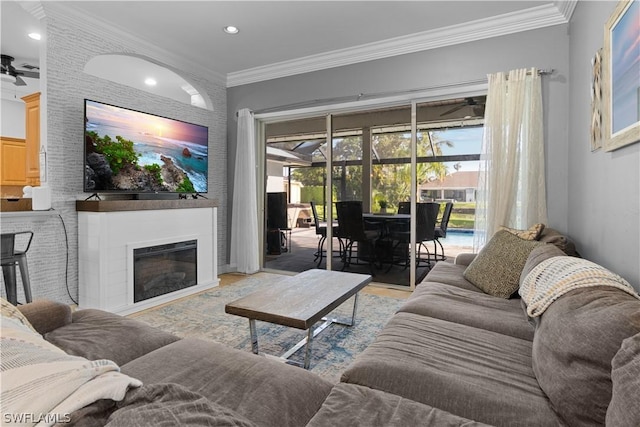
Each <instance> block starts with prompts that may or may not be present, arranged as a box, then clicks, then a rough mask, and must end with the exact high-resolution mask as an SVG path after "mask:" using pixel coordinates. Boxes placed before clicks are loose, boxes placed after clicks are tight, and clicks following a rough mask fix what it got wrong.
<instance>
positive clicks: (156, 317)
mask: <svg viewBox="0 0 640 427" xmlns="http://www.w3.org/2000/svg"><path fill="white" fill-rule="evenodd" d="M283 277H285V276H281V275H278V274H270V273H257V274H254V275H252V276H248V277H247V278H245V279H242V280H240V281H238V282H237V283H234V284H231V285H228V286H224V287H220V288H215V289H212V290H209V291H205V292H202V293H199V294H197V295H194V296H191V297H186V298H183V299H181V300H178V301H176V302H173V303H171V304H168V305H165V306H161V307H158V308H154V309H150V310H146V311H144V312H141V313H136V314H133V315H131V316H129V317H134V318H136V319H137V320H141V321H143V322H146V323H148V324H149V325H151V326H155V327H157V328H160V329H162V330H165V331H167V332H171V333H173V334H175V335H177V336H180V337H183V338H185V337H194V338H201V339H204V340H211V341H217V342H220V343H223V344H226V345H228V346H231V347H234V348H238V349H241V350H245V351H251V340H250V337H249V320H248V319H246V318H244V317H239V316H234V315H231V314H227V313H225V312H224V306H225V304H226V303H228V302H231V301H234V300H236V299H238V298H241V297H243V296H244V295H247V294H249V293H251V292H254V291H256V290H258V289H260V288H262V287H266V286H269V285H271V284H273V283H275V282H276V281H278V280H281V279H282V278H283ZM403 302H404V300H403V299H396V298H390V297H381V296H378V295H370V294H366V293H364V292H361V293H360V296H359V297H358V310H357V312H356V323H355V325H354V326H352V327H346V326H342V325H335V324H334V325H331V326H329V327H328V328H326V329H325V330H324V331H323V332H321V333H320V334H319V335H318V336H317V337H316V338H315V339H314V340H313V346H312V353H311V369H310V370H311V371H312V372H315V373H316V374H318V375H320V376H322V377H323V378H325V379H327V380H328V381H331V382H334V383H337V382H338V381H339V380H340V374H341V373H342V372H343V371H344V370H345V369H346V367H347V366H348V365H349V364H350V363H351V362H352V361H353V359H354V358H355V357H356V355H357V354H358V353H360V352H362V351H363V350H364V349H365V348H366V347H367V346H368V345H369V344H370V343H371V342H373V340H374V338H375V336H376V335H377V333H378V332H379V331H380V330H381V329H382V327H383V326H384V325H385V324H386V322H387V321H388V320H389V318H390V317H391V316H392V315H393V313H395V311H396V310H397V309H398V308H399V307H400V305H401V304H402V303H403ZM352 310H353V298H351V299H349V300H347V301H346V302H345V303H344V304H343V305H342V306H340V307H338V308H337V309H336V310H335V311H334V312H333V313H332V314H331V317H337V318H340V319H345V320H346V319H349V318H350V316H351V312H352ZM256 326H257V330H258V344H259V348H260V351H261V352H264V353H267V354H273V355H278V356H279V355H281V354H283V353H285V352H286V351H287V350H288V349H290V348H291V347H293V346H294V345H295V344H296V343H297V342H298V341H300V340H301V339H303V338H304V337H305V336H306V332H305V331H302V330H299V329H294V328H288V327H284V326H279V325H273V324H271V323H266V322H260V321H258V322H256ZM290 360H292V361H295V362H298V363H302V362H303V360H304V347H303V348H301V349H300V350H298V351H297V352H296V353H295V354H294V355H293V356H291V357H290Z"/></svg>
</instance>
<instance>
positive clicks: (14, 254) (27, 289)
mask: <svg viewBox="0 0 640 427" xmlns="http://www.w3.org/2000/svg"><path fill="white" fill-rule="evenodd" d="M19 235H29V238H28V241H27V244H26V247H25V248H24V249H18V248H17V247H16V236H19ZM31 240H33V232H32V231H20V232H17V233H2V235H0V265H1V266H2V274H3V276H4V287H5V289H6V291H7V301H9V302H10V303H11V304H13V305H17V304H18V292H17V284H16V265H17V266H18V267H20V277H21V278H22V287H23V289H24V297H25V300H26V301H27V302H31V301H32V298H31V283H30V282H29V268H28V267H27V251H28V250H29V247H30V246H31Z"/></svg>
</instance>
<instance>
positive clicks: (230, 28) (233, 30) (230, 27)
mask: <svg viewBox="0 0 640 427" xmlns="http://www.w3.org/2000/svg"><path fill="white" fill-rule="evenodd" d="M223 30H224V32H225V33H227V34H238V31H240V30H239V29H238V27H234V26H233V25H227V26H226V27H224V28H223Z"/></svg>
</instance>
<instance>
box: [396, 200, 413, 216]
mask: <svg viewBox="0 0 640 427" xmlns="http://www.w3.org/2000/svg"><path fill="white" fill-rule="evenodd" d="M398 213H399V214H407V215H408V214H410V213H411V202H400V203H398Z"/></svg>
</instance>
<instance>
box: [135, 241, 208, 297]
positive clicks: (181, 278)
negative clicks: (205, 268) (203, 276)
mask: <svg viewBox="0 0 640 427" xmlns="http://www.w3.org/2000/svg"><path fill="white" fill-rule="evenodd" d="M197 258H198V242H197V240H188V241H184V242H177V243H169V244H165V245H157V246H149V247H146V248H139V249H134V250H133V302H140V301H144V300H146V299H149V298H153V297H157V296H160V295H164V294H168V293H170V292H175V291H178V290H180V289H184V288H188V287H190V286H195V285H196V283H197V271H198V261H197Z"/></svg>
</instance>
